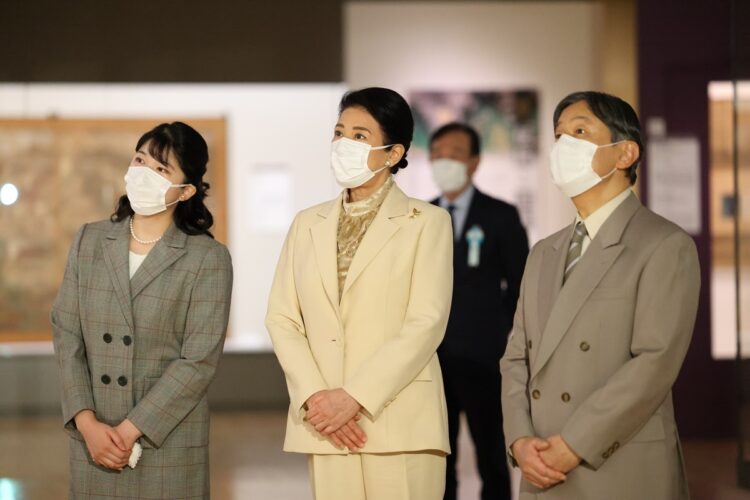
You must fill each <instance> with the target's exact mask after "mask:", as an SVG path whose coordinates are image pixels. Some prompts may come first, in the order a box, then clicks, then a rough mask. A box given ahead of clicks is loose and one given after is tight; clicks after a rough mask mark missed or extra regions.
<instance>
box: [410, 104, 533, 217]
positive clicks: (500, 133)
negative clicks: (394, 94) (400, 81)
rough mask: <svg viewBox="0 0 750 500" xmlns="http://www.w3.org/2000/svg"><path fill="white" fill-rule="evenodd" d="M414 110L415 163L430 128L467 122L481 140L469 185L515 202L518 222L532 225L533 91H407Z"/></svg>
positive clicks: (422, 155)
mask: <svg viewBox="0 0 750 500" xmlns="http://www.w3.org/2000/svg"><path fill="white" fill-rule="evenodd" d="M409 103H410V104H411V107H412V110H413V112H414V122H415V125H414V140H413V142H412V149H411V150H410V152H409V155H410V157H413V158H414V160H415V162H423V163H425V164H426V163H427V162H428V160H429V138H430V135H431V134H432V132H434V131H435V130H436V129H437V128H439V127H440V126H442V125H445V124H447V123H449V122H453V121H458V122H463V123H468V124H469V125H471V126H473V127H474V128H475V129H476V130H477V132H478V133H479V136H480V137H481V141H482V150H481V155H482V161H481V163H480V165H479V170H478V171H477V173H476V175H475V178H474V181H475V184H476V185H477V186H478V187H479V188H480V189H482V190H483V191H485V192H487V193H488V194H490V195H492V196H495V197H497V198H500V199H503V200H505V201H507V202H510V203H513V204H515V205H516V206H517V208H518V210H519V212H520V215H521V218H522V220H523V222H524V225H525V226H526V227H527V228H531V227H532V226H533V225H534V220H533V214H534V198H535V192H536V185H537V172H538V170H537V168H538V165H539V124H538V114H539V99H538V96H537V93H536V91H534V90H526V89H519V90H477V91H468V90H467V91H463V90H459V91H455V90H452V91H442V90H440V91H438V90H415V91H412V92H410V93H409Z"/></svg>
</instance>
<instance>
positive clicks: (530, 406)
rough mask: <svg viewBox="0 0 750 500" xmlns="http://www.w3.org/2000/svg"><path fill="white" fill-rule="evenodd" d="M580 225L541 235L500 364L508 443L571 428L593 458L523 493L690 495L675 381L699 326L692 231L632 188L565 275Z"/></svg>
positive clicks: (626, 497) (571, 436)
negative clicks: (655, 210)
mask: <svg viewBox="0 0 750 500" xmlns="http://www.w3.org/2000/svg"><path fill="white" fill-rule="evenodd" d="M572 233H573V226H569V227H567V228H565V229H563V230H562V231H560V232H558V233H556V234H553V235H552V236H550V237H548V238H546V239H545V240H542V241H541V242H539V243H538V244H537V245H536V246H535V247H534V249H533V250H532V252H531V254H530V256H529V259H528V262H527V265H526V271H525V273H524V278H523V285H522V288H521V297H520V299H519V303H518V309H517V312H516V317H515V322H514V326H513V332H512V336H511V338H510V340H509V342H508V347H507V350H506V352H505V355H504V356H503V358H502V360H501V362H500V367H501V372H502V379H503V389H502V392H503V393H502V399H503V415H504V429H505V437H506V442H507V443H508V445H509V446H510V445H511V444H512V443H513V442H514V441H516V440H517V439H518V438H520V437H523V436H540V437H549V436H551V435H554V434H561V435H562V437H563V439H565V441H566V442H567V443H568V444H569V445H570V446H571V447H572V448H573V450H575V451H576V452H577V453H578V455H580V456H581V457H582V458H583V463H582V464H581V466H579V467H577V468H576V469H574V470H573V471H572V472H571V473H570V474H569V475H568V479H567V481H566V482H565V483H562V484H559V485H557V486H555V487H553V488H550V489H548V490H546V491H543V490H539V489H537V488H536V487H534V486H532V485H531V484H530V483H528V482H526V481H525V480H524V481H523V482H522V486H521V498H522V499H531V498H543V499H557V498H559V499H571V498H575V499H577V500H586V499H596V500H599V499H602V498H607V499H618V500H619V499H622V500H630V499H632V500H641V499H645V498H649V499H651V498H653V499H670V500H672V499H682V498H687V497H688V492H687V482H686V478H685V472H684V467H683V463H682V453H681V450H680V444H679V438H678V435H677V429H676V426H675V420H674V412H673V408H672V396H671V388H672V385H673V383H674V381H675V379H676V378H677V375H678V373H679V371H680V367H681V365H682V361H683V359H684V357H685V354H686V352H687V349H688V346H689V344H690V339H691V337H692V333H693V325H694V321H695V315H696V310H697V306H698V292H699V288H700V271H699V264H698V256H697V253H696V249H695V244H694V243H693V240H692V239H691V238H690V236H688V235H687V234H686V233H685V232H684V231H682V230H681V229H680V228H679V227H677V226H676V225H674V224H672V223H671V222H669V221H667V220H666V219H663V218H662V217H659V216H658V215H656V214H654V213H653V212H651V211H649V210H648V209H646V208H645V207H643V206H642V205H641V203H640V202H639V201H638V199H637V198H636V196H635V195H631V196H630V197H628V198H627V199H626V200H625V201H624V202H623V203H622V204H621V205H620V206H619V207H618V208H617V209H616V210H615V212H614V213H613V214H612V215H611V216H610V218H609V219H608V220H607V221H606V222H605V223H604V225H603V226H602V228H601V229H600V231H599V233H598V234H597V235H596V237H595V238H594V239H593V240H592V242H591V244H590V246H589V247H588V250H587V251H586V253H585V254H584V255H583V257H582V258H581V260H580V261H579V263H578V265H577V268H576V269H575V270H574V271H573V273H572V274H571V276H570V277H569V278H568V280H567V281H566V282H565V285H564V286H563V284H562V277H563V268H564V265H565V258H566V254H567V251H568V247H569V245H570V241H571V237H572Z"/></svg>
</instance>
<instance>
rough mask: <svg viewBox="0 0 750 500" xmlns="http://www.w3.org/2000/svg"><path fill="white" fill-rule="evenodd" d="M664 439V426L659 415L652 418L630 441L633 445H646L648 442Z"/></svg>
mask: <svg viewBox="0 0 750 500" xmlns="http://www.w3.org/2000/svg"><path fill="white" fill-rule="evenodd" d="M663 439H664V424H663V423H662V420H661V415H654V416H652V417H651V418H650V419H649V420H648V422H646V425H644V426H643V427H642V428H641V430H639V431H638V432H636V433H635V435H634V436H633V438H632V439H631V440H630V441H631V442H633V443H646V442H649V441H662V440H663Z"/></svg>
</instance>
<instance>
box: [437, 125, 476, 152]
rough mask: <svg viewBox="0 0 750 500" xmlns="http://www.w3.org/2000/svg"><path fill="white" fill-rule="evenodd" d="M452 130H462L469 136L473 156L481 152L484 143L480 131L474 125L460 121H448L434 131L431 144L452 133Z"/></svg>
mask: <svg viewBox="0 0 750 500" xmlns="http://www.w3.org/2000/svg"><path fill="white" fill-rule="evenodd" d="M451 132H462V133H464V134H466V135H468V136H469V143H470V152H471V156H477V155H478V154H479V152H480V151H481V149H482V143H481V141H480V139H479V132H477V131H476V129H475V128H474V127H472V126H471V125H469V124H468V123H460V122H451V123H446V124H445V125H443V126H442V127H440V128H439V129H437V130H436V131H434V132H433V133H432V135H431V136H430V146H432V143H433V142H435V141H436V140H438V139H440V138H441V137H443V136H444V135H446V134H450V133H451Z"/></svg>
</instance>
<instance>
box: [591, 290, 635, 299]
mask: <svg viewBox="0 0 750 500" xmlns="http://www.w3.org/2000/svg"><path fill="white" fill-rule="evenodd" d="M627 293H628V290H627V288H619V287H600V288H594V291H593V292H591V295H590V296H589V300H615V299H624V298H625V297H626V296H627Z"/></svg>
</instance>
